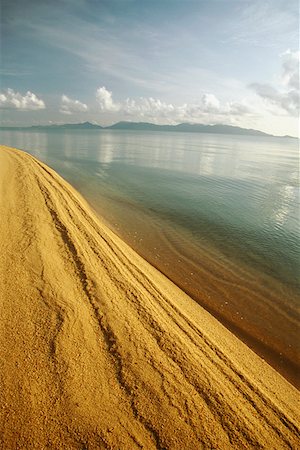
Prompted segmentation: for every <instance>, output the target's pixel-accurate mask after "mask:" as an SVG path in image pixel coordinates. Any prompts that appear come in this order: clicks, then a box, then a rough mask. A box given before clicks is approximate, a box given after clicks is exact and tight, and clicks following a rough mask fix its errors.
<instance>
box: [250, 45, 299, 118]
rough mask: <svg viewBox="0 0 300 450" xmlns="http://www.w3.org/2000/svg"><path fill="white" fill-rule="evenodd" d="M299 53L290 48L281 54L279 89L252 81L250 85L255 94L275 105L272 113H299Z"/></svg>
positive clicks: (295, 114) (293, 114)
mask: <svg viewBox="0 0 300 450" xmlns="http://www.w3.org/2000/svg"><path fill="white" fill-rule="evenodd" d="M299 55H300V52H292V51H291V50H287V51H286V52H284V53H283V54H282V55H281V57H282V58H283V62H282V76H281V83H280V88H279V89H277V88H275V87H273V86H272V85H270V84H262V83H252V84H251V85H250V87H251V88H252V89H254V91H255V92H256V93H257V95H259V96H260V97H261V98H262V99H263V100H265V102H267V103H268V104H270V105H272V106H273V107H275V108H274V109H273V113H274V114H282V111H285V112H287V113H288V114H289V115H291V116H297V115H298V114H299V103H300V94H299Z"/></svg>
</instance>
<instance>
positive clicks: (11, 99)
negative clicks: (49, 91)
mask: <svg viewBox="0 0 300 450" xmlns="http://www.w3.org/2000/svg"><path fill="white" fill-rule="evenodd" d="M0 108H1V109H19V110H20V111H34V110H37V109H45V108H46V106H45V103H44V102H43V100H42V99H40V98H38V97H37V96H36V95H35V94H34V93H33V92H30V91H27V92H26V94H25V95H22V94H20V93H19V92H15V91H14V90H13V89H7V90H6V91H4V92H1V93H0Z"/></svg>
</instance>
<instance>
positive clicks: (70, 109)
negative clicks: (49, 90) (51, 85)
mask: <svg viewBox="0 0 300 450" xmlns="http://www.w3.org/2000/svg"><path fill="white" fill-rule="evenodd" d="M87 110H88V107H87V105H86V104H85V103H81V102H80V101H79V100H72V99H71V98H69V97H67V96H66V95H62V97H61V105H60V110H59V111H60V112H61V113H63V114H73V113H78V112H86V111H87Z"/></svg>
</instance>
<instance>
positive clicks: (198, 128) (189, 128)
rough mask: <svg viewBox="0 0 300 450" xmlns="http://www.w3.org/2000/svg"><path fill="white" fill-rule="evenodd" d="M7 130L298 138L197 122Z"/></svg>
mask: <svg viewBox="0 0 300 450" xmlns="http://www.w3.org/2000/svg"><path fill="white" fill-rule="evenodd" d="M0 129H5V130H44V129H46V130H49V129H50V130H132V131H169V132H182V133H211V134H231V135H245V136H269V137H287V138H292V139H297V138H296V137H294V136H287V135H286V136H274V135H272V134H268V133H264V132H263V131H259V130H254V129H248V128H242V127H237V126H233V125H223V124H215V125H204V124H197V123H180V124H177V125H157V124H154V123H149V122H126V121H121V122H117V123H115V124H113V125H110V126H106V127H103V126H101V125H97V124H93V123H91V122H83V123H66V124H51V125H32V126H30V127H0Z"/></svg>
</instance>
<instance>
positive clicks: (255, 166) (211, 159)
mask: <svg viewBox="0 0 300 450" xmlns="http://www.w3.org/2000/svg"><path fill="white" fill-rule="evenodd" d="M1 143H2V144H6V145H10V146H13V147H17V148H20V149H24V150H26V151H28V152H29V153H31V154H33V155H34V156H36V157H37V158H39V159H41V160H42V161H44V162H45V163H47V164H49V165H50V166H51V167H53V168H54V169H55V170H56V171H57V172H58V173H60V174H61V175H62V176H63V177H64V178H66V179H67V180H68V181H69V182H70V183H71V184H72V185H74V186H75V187H76V188H77V189H78V190H79V191H80V192H81V193H82V194H83V195H84V196H85V197H86V198H87V200H88V201H89V202H90V203H91V204H92V206H93V207H94V209H96V210H97V211H98V212H99V214H100V215H101V216H102V217H103V218H104V219H105V220H106V221H107V222H108V223H109V224H110V226H111V227H112V228H113V229H114V230H115V231H116V232H117V233H118V234H120V235H121V236H122V237H123V238H124V239H125V240H127V241H128V242H129V243H130V244H131V245H132V246H133V247H134V248H135V249H136V250H137V251H138V252H139V253H140V254H142V255H143V256H144V257H146V259H148V260H149V261H150V262H151V263H152V264H153V265H155V266H156V267H158V268H159V270H161V271H162V272H164V273H165V274H166V275H167V276H168V277H169V278H171V279H173V281H175V282H176V283H177V284H178V285H179V286H180V287H182V289H184V290H185V291H186V292H187V293H189V294H190V295H191V296H192V297H193V298H194V299H195V300H196V301H198V302H199V303H200V304H202V305H203V306H205V307H206V308H207V309H208V310H209V311H211V312H212V313H213V314H214V315H215V316H217V317H218V318H219V319H220V320H221V321H223V323H224V324H225V325H226V326H228V327H229V328H231V329H232V330H233V331H234V332H235V333H236V334H238V335H239V336H240V337H241V338H242V339H243V340H244V341H246V342H248V344H249V345H250V346H252V348H254V349H255V350H256V351H257V352H259V353H260V354H261V355H263V356H264V357H265V358H266V359H268V360H269V361H270V362H271V363H272V364H273V365H274V366H275V367H276V368H278V370H280V371H281V372H282V373H283V374H284V375H285V376H287V377H288V378H289V379H290V380H291V381H293V382H295V380H296V378H297V363H296V360H297V357H298V352H299V348H298V345H299V344H298V339H297V332H298V331H299V330H298V323H299V322H298V313H297V308H298V303H297V298H298V294H299V290H300V287H299V261H300V254H299V179H298V176H299V175H298V147H297V141H296V140H293V139H288V138H265V137H246V136H225V135H208V134H190V133H154V132H126V131H108V130H106V131H98V130H97V131H95V130H90V131H85V132H82V131H50V130H49V131H47V132H44V131H43V132H36V131H1Z"/></svg>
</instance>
